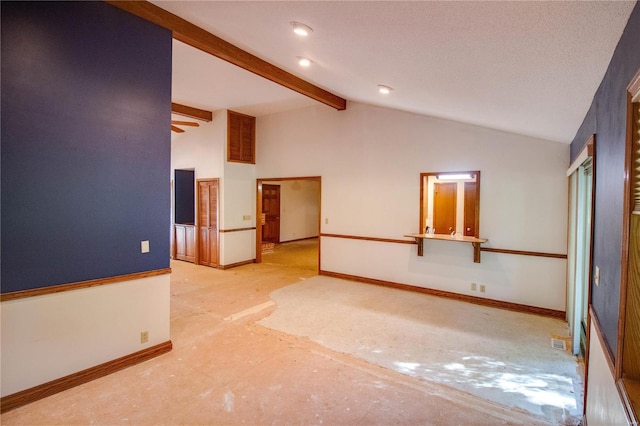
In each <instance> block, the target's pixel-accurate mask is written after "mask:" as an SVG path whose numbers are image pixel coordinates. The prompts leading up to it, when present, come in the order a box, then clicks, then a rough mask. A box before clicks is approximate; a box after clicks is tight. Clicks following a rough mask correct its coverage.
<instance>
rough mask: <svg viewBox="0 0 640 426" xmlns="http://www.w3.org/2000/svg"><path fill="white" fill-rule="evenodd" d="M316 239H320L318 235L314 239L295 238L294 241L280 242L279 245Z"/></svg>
mask: <svg viewBox="0 0 640 426" xmlns="http://www.w3.org/2000/svg"><path fill="white" fill-rule="evenodd" d="M318 238H320V236H319V235H316V236H315V237H305V238H296V239H294V240H287V241H280V243H279V244H287V243H295V242H299V241H307V240H317V239H318Z"/></svg>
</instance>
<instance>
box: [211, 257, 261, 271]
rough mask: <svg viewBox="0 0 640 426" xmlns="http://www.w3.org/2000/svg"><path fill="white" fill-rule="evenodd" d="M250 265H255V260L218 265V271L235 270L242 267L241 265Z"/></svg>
mask: <svg viewBox="0 0 640 426" xmlns="http://www.w3.org/2000/svg"><path fill="white" fill-rule="evenodd" d="M251 263H256V260H255V259H251V260H245V261H244V262H238V263H230V264H228V265H220V266H218V269H223V270H224V269H231V268H237V267H238V266H243V265H249V264H251Z"/></svg>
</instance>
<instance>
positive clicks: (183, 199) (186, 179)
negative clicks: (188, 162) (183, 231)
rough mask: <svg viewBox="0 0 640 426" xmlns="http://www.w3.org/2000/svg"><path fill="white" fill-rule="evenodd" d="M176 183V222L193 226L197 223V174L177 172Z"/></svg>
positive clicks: (186, 171) (190, 171)
mask: <svg viewBox="0 0 640 426" xmlns="http://www.w3.org/2000/svg"><path fill="white" fill-rule="evenodd" d="M175 183H176V184H175V194H176V198H175V204H176V205H175V210H174V211H175V214H176V217H175V222H176V223H183V224H189V225H193V224H194V223H195V221H196V209H195V205H196V204H195V203H196V196H195V192H196V181H195V172H194V171H193V170H176V171H175Z"/></svg>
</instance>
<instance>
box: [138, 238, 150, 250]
mask: <svg viewBox="0 0 640 426" xmlns="http://www.w3.org/2000/svg"><path fill="white" fill-rule="evenodd" d="M140 252H142V253H149V241H148V240H146V241H140Z"/></svg>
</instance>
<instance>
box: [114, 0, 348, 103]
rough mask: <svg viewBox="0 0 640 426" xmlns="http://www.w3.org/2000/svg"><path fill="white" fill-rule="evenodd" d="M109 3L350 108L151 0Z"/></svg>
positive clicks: (217, 54) (203, 47) (199, 45)
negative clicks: (150, 1)
mask: <svg viewBox="0 0 640 426" xmlns="http://www.w3.org/2000/svg"><path fill="white" fill-rule="evenodd" d="M107 3H109V4H111V5H113V6H115V7H118V8H120V9H122V10H126V11H127V12H129V13H132V14H134V15H136V16H139V17H141V18H143V19H146V20H147V21H150V22H153V23H155V24H157V25H160V26H161V27H164V28H166V29H168V30H170V31H171V32H172V33H173V38H175V39H176V40H179V41H181V42H183V43H186V44H188V45H190V46H193V47H195V48H197V49H200V50H202V51H203V52H206V53H209V54H211V55H213V56H215V57H217V58H220V59H223V60H225V61H227V62H230V63H232V64H234V65H237V66H239V67H240V68H243V69H245V70H247V71H251V72H252V73H254V74H257V75H259V76H261V77H264V78H266V79H267V80H271V81H273V82H274V83H277V84H280V85H281V86H284V87H287V88H289V89H291V90H294V91H296V92H298V93H300V94H303V95H305V96H308V97H310V98H312V99H315V100H316V101H318V102H322V103H323V104H325V105H328V106H330V107H332V108H335V109H337V110H344V109H346V108H347V101H346V99H344V98H341V97H339V96H337V95H334V94H333V93H331V92H328V91H326V90H324V89H322V88H320V87H318V86H315V85H313V84H311V83H309V82H308V81H305V80H303V79H301V78H300V77H296V76H295V75H293V74H291V73H289V72H287V71H285V70H283V69H281V68H278V67H276V66H275V65H273V64H270V63H269V62H267V61H265V60H263V59H260V58H258V57H257V56H255V55H252V54H251V53H249V52H247V51H245V50H242V49H240V48H239V47H237V46H235V45H233V44H231V43H229V42H227V41H225V40H223V39H221V38H220V37H217V36H215V35H213V34H211V33H210V32H208V31H206V30H204V29H202V28H200V27H198V26H197V25H194V24H192V23H191V22H189V21H187V20H185V19H182V18H181V17H179V16H177V15H174V14H173V13H171V12H167V11H166V10H164V9H162V8H160V7H158V6H156V5H154V4H152V3H149V2H148V1H117V0H116V1H114V0H107Z"/></svg>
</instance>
